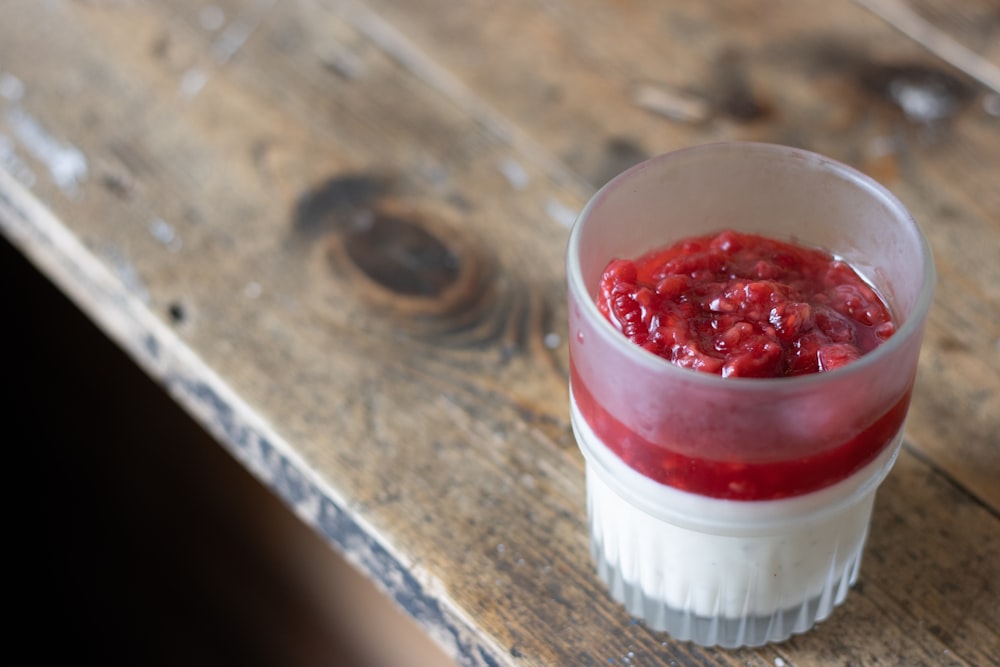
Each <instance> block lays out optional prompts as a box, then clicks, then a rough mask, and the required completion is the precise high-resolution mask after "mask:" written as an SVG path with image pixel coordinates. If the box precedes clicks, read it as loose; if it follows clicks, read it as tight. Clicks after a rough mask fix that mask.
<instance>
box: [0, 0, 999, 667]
mask: <svg viewBox="0 0 1000 667" xmlns="http://www.w3.org/2000/svg"><path fill="white" fill-rule="evenodd" d="M211 7H212V8H214V9H213V10H212V11H209V12H208V13H206V9H205V7H204V6H203V5H202V4H201V3H199V2H195V1H194V0H180V1H177V2H172V3H161V2H144V3H130V2H98V1H91V2H86V3H83V2H75V3H58V4H51V5H48V4H45V3H30V2H26V1H25V2H17V3H15V9H16V10H11V9H7V8H5V9H3V10H0V12H2V18H3V20H2V21H0V112H2V115H0V139H5V141H4V142H0V164H2V165H3V167H4V169H3V170H0V225H2V229H3V230H4V233H5V235H6V236H8V238H10V239H11V240H12V241H13V242H14V243H15V244H16V245H17V246H18V247H19V248H20V249H21V250H22V252H24V253H25V254H26V255H27V256H29V257H30V258H31V259H32V261H33V262H34V263H35V264H36V265H38V266H40V267H41V268H42V269H43V270H44V271H45V272H46V274H47V275H49V277H50V278H51V279H52V280H53V281H54V282H55V283H57V284H58V285H59V286H60V287H61V288H62V289H63V290H64V291H65V292H66V293H67V294H69V295H70V296H71V297H72V298H73V299H74V300H75V301H76V302H77V303H78V304H79V305H80V306H81V307H82V308H83V309H84V310H85V311H86V312H87V313H88V315H89V316H90V317H91V318H93V319H94V320H95V321H96V322H97V323H98V324H99V325H100V326H101V327H102V328H103V329H104V330H105V331H106V332H107V333H108V334H109V335H110V336H111V337H112V338H113V339H114V340H116V342H117V343H118V344H119V345H121V346H122V347H123V348H124V349H126V350H127V351H128V352H129V353H130V354H131V355H132V356H133V357H134V358H135V359H136V361H137V362H138V363H139V364H140V365H141V366H142V367H143V368H144V369H145V370H146V371H147V372H148V373H149V374H150V375H151V376H153V377H154V378H155V379H156V380H157V381H159V382H160V383H161V384H162V385H163V386H164V387H165V388H166V389H167V390H168V391H169V392H171V394H172V395H173V396H175V398H176V400H178V402H180V403H181V404H182V405H184V406H185V407H186V408H187V409H188V410H189V411H190V412H191V413H192V414H193V415H195V416H196V417H197V418H198V419H199V420H200V421H201V423H203V424H204V425H205V427H206V428H207V429H208V430H209V431H210V432H212V433H213V434H214V435H216V436H217V437H218V439H219V440H220V442H222V443H223V445H225V446H226V447H227V448H228V449H229V450H230V451H231V452H232V453H233V454H234V455H235V456H236V457H237V458H238V459H239V460H240V461H242V462H243V463H244V464H245V465H246V466H247V467H248V468H249V469H250V470H251V471H252V472H254V473H255V474H256V475H258V476H259V477H260V478H261V479H262V480H263V481H265V482H266V483H267V484H268V485H269V486H271V488H272V489H274V490H275V492H276V493H277V494H278V495H279V496H280V497H281V498H282V499H283V500H284V501H285V502H286V503H287V504H288V505H289V506H290V508H291V509H292V510H293V511H294V512H296V513H297V514H298V515H299V516H300V517H301V518H302V519H303V520H304V521H305V522H307V523H308V524H310V525H311V526H313V527H314V528H315V529H316V530H317V531H318V532H319V533H320V534H321V535H323V536H324V537H325V538H326V539H327V540H329V541H330V542H331V544H333V545H334V546H335V547H336V548H337V549H338V550H340V551H341V552H343V553H344V555H345V556H346V557H347V559H348V560H349V561H351V562H352V563H353V564H354V565H355V566H357V567H358V568H360V569H361V570H362V571H363V572H365V573H366V574H367V575H368V576H370V577H371V578H372V579H374V580H375V581H376V582H377V583H378V585H379V586H380V587H381V588H382V589H383V590H384V591H385V592H386V593H387V594H388V595H390V596H391V597H392V598H393V599H394V600H395V601H396V602H397V604H398V605H399V606H401V607H402V608H404V609H405V610H406V611H407V612H408V613H410V614H411V615H412V616H414V617H415V618H416V619H417V620H418V622H420V623H421V624H422V625H423V626H424V627H425V629H426V630H427V632H428V633H429V634H430V635H431V636H432V638H433V639H435V641H437V642H438V643H439V644H440V645H441V646H442V647H443V648H444V649H445V650H446V651H447V652H448V653H449V654H451V655H452V656H453V657H454V658H455V659H456V660H457V661H458V662H459V663H460V664H463V665H507V664H509V665H515V664H516V665H557V664H574V665H576V664H580V665H587V664H593V665H597V664H662V665H668V664H702V665H705V664H720V665H764V664H768V665H771V664H780V661H784V663H785V664H790V665H829V664H876V663H889V664H956V665H989V664H996V659H997V658H996V656H997V655H1000V625H998V623H1000V621H998V619H1000V595H998V591H997V590H996V582H997V581H1000V570H998V567H1000V554H998V551H1000V485H998V484H997V480H998V479H1000V457H998V455H997V452H996V445H997V443H998V435H997V434H998V433H1000V360H998V356H1000V347H998V341H1000V322H998V319H997V317H998V313H1000V292H998V285H1000V275H998V273H997V272H998V268H997V264H996V261H995V258H996V248H997V241H998V239H1000V215H998V212H1000V200H998V196H1000V195H998V194H997V190H996V188H995V183H996V182H998V180H997V179H998V177H1000V160H998V159H997V157H996V155H997V154H998V153H997V151H996V149H997V147H998V146H1000V133H998V132H997V130H998V118H997V116H996V115H993V114H991V113H990V112H989V106H988V104H985V102H987V100H988V99H989V98H988V95H989V92H988V91H987V90H985V89H984V87H983V86H982V85H981V84H979V83H977V82H976V81H974V80H972V79H971V78H970V77H968V75H967V74H965V73H963V72H962V71H959V70H955V69H953V68H951V67H949V66H948V65H946V64H945V63H943V62H941V61H940V60H938V59H937V58H936V57H935V56H934V55H933V54H931V53H930V52H928V51H927V50H926V49H925V48H924V47H922V46H921V45H920V44H918V43H916V42H913V41H911V40H909V39H907V38H906V37H905V36H903V35H902V34H901V33H900V32H899V31H898V30H896V29H895V28H894V27H892V26H891V25H889V24H887V23H886V22H884V21H883V20H881V19H879V18H878V17H877V16H875V15H874V14H872V13H870V12H868V11H866V10H865V9H863V8H861V7H858V6H856V5H846V4H834V3H772V4H768V5H766V6H763V5H759V4H752V5H751V4H748V3H742V2H720V3H713V4H706V3H701V4H682V3H654V2H641V1H640V0H631V1H628V2H604V1H598V0H583V1H581V2H576V3H565V2H558V1H556V2H547V3H535V2H530V1H529V0H511V1H510V2H506V3H503V4H500V5H498V4H495V3H480V2H469V3H461V4H459V5H455V4H454V3H444V2H437V1H434V0H417V1H414V2H406V3H394V2H388V1H387V0H372V1H371V2H367V3H360V2H351V1H347V0H302V1H301V2H296V3H282V2H273V1H268V0H246V1H240V0H225V1H219V2H216V3H214V4H213V5H211ZM43 46H44V48H42V47H43ZM901 90H903V91H906V90H910V91H914V90H915V91H917V93H918V94H919V93H921V92H924V93H926V92H927V91H930V92H931V93H936V92H937V91H943V92H942V93H941V94H942V95H943V97H942V98H941V101H940V103H939V104H938V106H932V111H935V110H936V113H937V115H936V116H935V117H933V118H929V117H928V116H926V114H924V115H921V114H920V113H917V112H916V111H915V110H914V108H913V107H912V106H909V107H908V106H907V104H908V102H907V100H908V99H910V98H908V97H906V95H902V96H901V94H900V91H901ZM637 102H641V104H640V103H637ZM910 104H911V105H912V103H910ZM720 139H755V140H767V141H777V142H782V143H790V144H796V145H801V146H804V147H807V148H812V149H815V150H819V151H822V152H825V153H828V154H830V155H832V156H834V157H837V158H840V159H842V160H844V161H847V162H849V163H851V164H855V165H858V166H860V167H861V168H863V169H865V170H866V171H868V172H869V173H872V174H873V175H875V176H876V177H878V178H880V180H882V181H883V182H885V183H886V184H887V185H888V186H889V187H890V188H892V189H893V190H894V191H895V192H896V193H897V194H899V196H900V197H901V198H902V199H903V200H904V201H905V202H906V203H907V204H908V205H909V206H910V207H911V209H912V210H913V212H914V214H915V215H916V217H917V218H918V220H920V222H921V223H922V225H923V226H924V229H925V230H926V231H927V233H928V236H929V238H930V240H931V243H932V245H933V248H934V251H935V255H936V258H937V263H938V270H939V275H940V283H939V286H938V291H937V300H936V303H935V305H934V308H933V311H932V316H931V320H930V322H929V325H928V334H927V347H926V351H925V354H924V355H923V358H922V362H921V368H920V378H919V381H918V388H917V391H916V393H915V396H914V405H913V410H912V413H911V418H910V421H909V425H908V430H907V444H906V448H905V452H904V455H903V456H902V458H901V460H900V462H899V464H898V465H897V468H896V470H895V471H894V472H893V474H892V475H891V476H890V479H889V481H888V482H887V483H886V486H885V488H884V490H883V491H882V492H881V494H880V499H879V503H878V505H877V509H876V517H875V524H874V526H873V532H872V538H871V543H870V545H869V549H868V552H867V555H866V563H865V566H864V568H863V569H862V581H861V585H860V587H859V590H858V591H857V592H856V593H855V594H853V595H852V596H851V597H850V598H849V601H848V603H847V604H846V605H845V607H844V608H843V609H841V610H839V611H838V612H837V613H836V614H835V615H834V616H833V618H831V619H830V620H829V621H828V622H826V623H824V624H822V626H821V627H820V628H819V629H817V630H816V631H815V632H813V633H810V634H807V635H805V636H803V637H799V638H796V639H794V640H792V641H790V642H788V643H786V644H781V645H777V646H771V647H765V648H763V649H759V650H744V651H735V652H725V651H716V650H710V649H701V648H698V647H694V646H690V645H685V644H678V643H674V642H671V641H670V640H669V638H667V637H666V636H663V635H661V634H658V633H652V632H649V631H647V630H646V629H645V628H643V627H642V625H641V624H638V623H634V622H633V621H632V619H630V618H628V617H627V615H625V614H624V613H623V612H622V610H621V609H620V608H619V607H618V606H617V605H615V604H613V603H612V602H611V601H610V600H609V599H608V598H607V596H606V595H605V593H604V590H603V587H602V586H601V584H600V582H599V581H598V580H597V579H596V577H595V576H594V574H593V572H592V569H591V565H590V563H589V556H588V551H587V537H586V530H585V525H584V524H585V516H584V504H583V476H582V461H581V458H580V456H579V453H578V452H577V450H576V448H575V444H574V443H573V440H572V435H571V433H570V430H569V426H568V406H567V401H568V396H567V388H566V375H567V368H566V363H567V362H566V356H565V342H564V341H565V324H564V321H565V303H564V302H565V294H564V288H563V277H562V266H563V260H562V256H563V251H564V247H565V240H566V233H567V224H568V223H570V222H571V221H572V218H573V216H574V214H575V212H576V211H578V210H579V209H580V207H582V205H583V204H584V202H585V201H586V199H587V197H589V196H590V194H592V192H593V191H594V189H595V187H596V186H598V185H599V184H601V183H602V182H604V181H605V180H607V179H608V178H610V177H611V176H612V175H614V174H615V173H617V172H618V171H620V170H621V169H622V168H624V167H626V166H628V165H630V164H632V163H634V162H636V161H638V160H640V159H642V158H643V157H645V156H648V155H652V154H654V153H658V152H661V151H664V150H668V149H671V148H675V147H679V146H683V145H687V144H691V143H696V142H703V141H711V140H720ZM78 156H82V157H83V159H84V163H83V166H82V167H81V163H80V160H79V157H78ZM779 659H780V661H779Z"/></svg>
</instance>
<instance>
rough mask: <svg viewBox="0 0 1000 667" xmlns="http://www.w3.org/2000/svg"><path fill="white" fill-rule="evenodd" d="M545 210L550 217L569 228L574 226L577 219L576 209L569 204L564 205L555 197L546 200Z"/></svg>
mask: <svg viewBox="0 0 1000 667" xmlns="http://www.w3.org/2000/svg"><path fill="white" fill-rule="evenodd" d="M545 212H546V213H548V214H549V217H550V218H552V219H553V220H555V221H556V222H558V223H559V224H560V225H562V226H563V227H566V228H567V229H569V228H570V227H572V226H573V223H574V222H575V221H576V211H574V210H573V209H571V208H569V207H568V206H564V205H563V204H561V203H560V202H558V201H556V200H555V199H550V200H548V201H547V202H545Z"/></svg>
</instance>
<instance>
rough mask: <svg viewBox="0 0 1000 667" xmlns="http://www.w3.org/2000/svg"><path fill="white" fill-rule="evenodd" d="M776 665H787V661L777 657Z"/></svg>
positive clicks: (783, 666)
mask: <svg viewBox="0 0 1000 667" xmlns="http://www.w3.org/2000/svg"><path fill="white" fill-rule="evenodd" d="M774 667H785V661H784V660H783V659H782V658H775V659H774Z"/></svg>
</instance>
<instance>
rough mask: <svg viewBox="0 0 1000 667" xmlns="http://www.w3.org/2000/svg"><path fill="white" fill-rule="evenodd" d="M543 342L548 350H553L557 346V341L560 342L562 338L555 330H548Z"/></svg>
mask: <svg viewBox="0 0 1000 667" xmlns="http://www.w3.org/2000/svg"><path fill="white" fill-rule="evenodd" d="M543 342H544V343H545V347H547V348H549V349H550V350H554V349H556V348H557V347H559V343H561V342H562V338H561V337H560V336H559V334H557V333H556V332H554V331H550V332H549V333H547V334H545V338H544V339H543Z"/></svg>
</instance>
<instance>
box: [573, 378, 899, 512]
mask: <svg viewBox="0 0 1000 667" xmlns="http://www.w3.org/2000/svg"><path fill="white" fill-rule="evenodd" d="M570 373H571V375H572V379H573V400H574V401H575V402H576V405H577V408H579V410H580V414H582V415H583V417H584V419H585V420H586V421H587V424H588V425H589V426H590V428H591V429H592V430H593V431H594V433H595V434H596V435H597V437H598V438H600V440H601V442H603V443H604V444H605V445H606V446H607V447H608V448H609V449H610V450H611V451H613V452H614V453H615V454H616V455H617V456H618V458H620V459H621V460H622V461H624V462H625V463H626V464H628V466H629V467H630V468H632V469H633V470H635V471H636V472H639V473H641V474H643V475H645V476H646V477H649V478H650V479H652V480H655V481H657V482H659V483H661V484H666V485H668V486H672V487H674V488H677V489H680V490H682V491H688V492H690V493H697V494H700V495H703V496H710V497H712V498H724V499H728V500H778V499H781V498H789V497H792V496H798V495H802V494H804V493H809V492H812V491H818V490H819V489H822V488H825V487H827V486H831V485H833V484H836V483H837V482H839V481H841V480H843V479H846V478H847V477H850V476H851V475H853V474H854V473H856V472H857V471H859V470H861V469H862V468H864V467H865V466H866V465H867V464H869V463H871V462H872V461H874V460H875V458H876V457H877V456H878V454H879V453H880V452H881V451H882V449H883V448H884V447H885V446H886V445H887V444H888V443H889V441H890V440H891V439H892V437H893V436H894V435H896V433H897V432H899V429H900V428H901V427H902V425H903V420H904V418H905V417H906V411H907V408H908V407H909V404H910V392H909V391H907V392H906V394H905V395H904V396H903V397H902V398H901V399H900V400H899V402H898V403H896V404H895V405H894V406H892V407H891V408H890V409H889V410H888V411H887V412H886V413H885V414H884V415H882V416H881V417H880V418H879V419H877V420H876V421H875V423H874V424H872V425H871V426H869V427H868V428H867V429H865V430H864V431H862V432H861V433H859V434H858V435H856V436H855V437H854V438H852V439H850V440H849V441H847V442H845V443H843V444H841V445H838V446H836V447H833V448H832V449H828V450H826V451H823V452H820V453H819V454H814V455H812V456H806V457H802V458H799V459H793V460H788V461H769V462H765V463H746V462H740V461H716V460H712V459H702V458H696V457H692V456H685V455H683V454H679V453H677V452H673V451H671V450H669V449H667V448H665V447H661V446H659V445H657V444H654V443H652V442H649V441H648V440H645V439H644V438H642V437H640V436H639V435H638V434H636V433H635V431H633V430H632V429H630V428H629V427H627V426H625V425H624V424H622V423H621V422H620V421H618V420H617V419H616V418H615V417H614V415H612V414H611V413H609V412H608V411H607V410H605V409H604V408H603V407H602V406H601V405H600V404H599V403H598V402H597V401H596V400H594V397H593V395H592V394H591V393H590V391H589V390H588V389H587V386H586V385H585V384H584V383H583V381H582V380H581V379H580V377H579V375H577V372H576V367H575V366H573V364H572V363H570Z"/></svg>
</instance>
